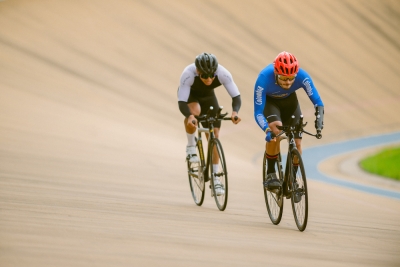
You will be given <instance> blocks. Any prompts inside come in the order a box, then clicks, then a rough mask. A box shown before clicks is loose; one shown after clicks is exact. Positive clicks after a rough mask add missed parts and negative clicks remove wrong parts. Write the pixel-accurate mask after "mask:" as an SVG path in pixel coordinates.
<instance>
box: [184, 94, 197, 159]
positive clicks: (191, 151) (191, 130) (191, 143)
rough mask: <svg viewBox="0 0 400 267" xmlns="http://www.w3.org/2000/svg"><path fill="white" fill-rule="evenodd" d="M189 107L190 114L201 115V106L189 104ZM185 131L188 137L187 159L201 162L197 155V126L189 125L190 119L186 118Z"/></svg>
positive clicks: (193, 103) (195, 103) (194, 103)
mask: <svg viewBox="0 0 400 267" xmlns="http://www.w3.org/2000/svg"><path fill="white" fill-rule="evenodd" d="M188 107H189V110H190V112H191V113H192V114H193V115H196V116H198V115H200V105H199V103H197V102H191V103H188ZM184 124H185V130H186V137H187V140H188V142H187V145H186V157H187V159H188V160H189V161H190V162H192V163H195V162H199V158H198V157H197V153H196V128H197V127H196V126H194V125H193V124H192V123H188V119H187V118H185V120H184Z"/></svg>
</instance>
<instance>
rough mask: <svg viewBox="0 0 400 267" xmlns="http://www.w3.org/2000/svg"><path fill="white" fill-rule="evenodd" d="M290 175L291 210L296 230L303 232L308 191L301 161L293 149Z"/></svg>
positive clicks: (297, 152)
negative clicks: (291, 182) (291, 180)
mask: <svg viewBox="0 0 400 267" xmlns="http://www.w3.org/2000/svg"><path fill="white" fill-rule="evenodd" d="M296 162H298V163H296ZM290 173H291V174H292V179H293V184H292V209H293V215H294V220H295V221H296V225H297V228H298V229H299V230H300V231H304V230H305V229H306V226H307V220H308V191H307V180H306V172H305V170H304V165H303V160H302V158H301V155H300V153H299V151H298V150H297V149H293V150H292V152H291V160H290Z"/></svg>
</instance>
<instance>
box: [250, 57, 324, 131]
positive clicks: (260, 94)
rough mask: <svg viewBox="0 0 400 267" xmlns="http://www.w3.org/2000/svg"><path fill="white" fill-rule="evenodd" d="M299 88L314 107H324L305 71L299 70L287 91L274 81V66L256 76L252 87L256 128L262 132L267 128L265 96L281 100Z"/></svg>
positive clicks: (271, 65)
mask: <svg viewBox="0 0 400 267" xmlns="http://www.w3.org/2000/svg"><path fill="white" fill-rule="evenodd" d="M301 88H303V89H304V91H305V92H306V93H307V95H308V97H309V98H310V100H311V102H312V103H313V104H314V106H324V104H323V102H322V100H321V97H320V96H319V94H318V91H317V89H316V88H315V86H314V83H313V81H312V79H311V77H310V75H308V73H307V72H306V71H305V70H303V69H301V68H300V69H299V72H298V73H297V76H296V79H295V80H294V82H293V84H292V86H291V87H290V88H289V89H283V88H282V87H280V86H279V85H278V84H277V82H276V80H275V74H274V65H273V64H270V65H268V66H267V67H265V68H264V69H263V70H262V71H261V72H260V74H259V75H258V78H257V81H256V84H255V86H254V118H255V120H256V122H257V124H258V126H260V128H261V129H262V130H263V131H265V130H266V129H267V128H268V122H267V120H266V118H265V116H264V108H265V106H266V105H268V103H267V97H266V96H269V97H272V98H274V99H283V98H286V97H288V96H289V95H290V94H292V93H294V92H295V91H296V90H298V89H301Z"/></svg>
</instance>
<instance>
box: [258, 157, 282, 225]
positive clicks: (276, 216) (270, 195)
mask: <svg viewBox="0 0 400 267" xmlns="http://www.w3.org/2000/svg"><path fill="white" fill-rule="evenodd" d="M267 166H268V164H267V154H266V153H264V159H263V189H264V198H265V205H266V206H267V210H268V215H269V218H270V219H271V222H272V223H273V224H279V223H280V222H281V219H282V212H283V198H284V197H283V193H282V190H279V191H269V190H267V189H266V188H265V187H264V183H265V181H266V180H267ZM275 172H276V177H278V179H279V180H281V184H283V173H282V166H281V154H279V156H278V159H277V160H276V163H275Z"/></svg>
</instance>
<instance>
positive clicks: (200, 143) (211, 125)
mask: <svg viewBox="0 0 400 267" xmlns="http://www.w3.org/2000/svg"><path fill="white" fill-rule="evenodd" d="M222 108H223V107H220V108H219V112H218V113H217V115H216V118H219V117H220V116H221V114H220V113H221V110H222ZM211 110H213V107H210V110H209V112H208V113H207V115H206V117H205V118H204V117H203V119H202V117H198V116H197V117H196V118H197V119H198V120H199V122H200V121H207V122H208V128H200V127H199V128H197V132H198V138H197V144H198V146H199V151H200V161H201V163H202V166H205V168H204V169H203V170H202V173H203V175H204V178H205V180H208V178H209V177H208V167H209V165H210V158H211V156H210V153H212V151H211V149H210V148H211V143H212V141H213V140H214V139H215V133H214V123H215V122H216V121H217V119H216V118H214V117H210V111H211ZM226 114H227V113H226ZM226 114H223V115H222V117H221V118H220V119H221V120H227V118H223V117H224V116H226ZM229 120H230V118H229ZM202 133H205V134H209V136H208V147H207V159H206V158H205V156H204V147H203V138H202V135H201V134H202ZM205 163H206V164H205Z"/></svg>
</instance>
